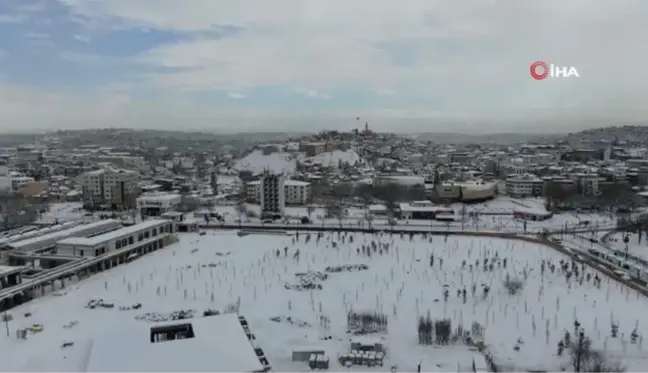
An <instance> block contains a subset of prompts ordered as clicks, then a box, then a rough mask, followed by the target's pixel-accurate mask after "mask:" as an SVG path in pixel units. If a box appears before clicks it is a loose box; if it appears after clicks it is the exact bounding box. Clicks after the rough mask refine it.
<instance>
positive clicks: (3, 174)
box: [0, 160, 11, 192]
mask: <svg viewBox="0 0 648 373" xmlns="http://www.w3.org/2000/svg"><path fill="white" fill-rule="evenodd" d="M10 189H11V177H10V176H9V167H7V164H6V162H5V161H4V160H2V161H0V192H7V191H9V190H10Z"/></svg>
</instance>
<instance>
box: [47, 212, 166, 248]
mask: <svg viewBox="0 0 648 373" xmlns="http://www.w3.org/2000/svg"><path fill="white" fill-rule="evenodd" d="M169 222H170V220H165V219H152V220H146V221H143V222H141V223H139V224H135V225H131V226H128V227H123V228H120V229H117V230H114V231H111V232H106V233H104V234H100V235H98V236H92V237H69V238H66V239H63V240H61V241H58V242H57V243H60V244H64V245H79V246H87V247H94V246H97V245H99V244H103V243H105V242H110V241H113V240H116V239H118V238H122V237H128V236H131V235H133V234H137V233H140V232H142V231H145V230H147V229H151V228H157V227H159V226H162V225H164V224H168V223H169Z"/></svg>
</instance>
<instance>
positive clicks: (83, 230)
mask: <svg viewBox="0 0 648 373" xmlns="http://www.w3.org/2000/svg"><path fill="white" fill-rule="evenodd" d="M122 226H123V225H122V223H121V222H120V221H119V220H116V219H107V220H100V221H96V222H93V223H88V224H81V225H77V226H76V227H73V228H70V229H65V230H61V231H57V232H52V233H48V234H44V235H42V236H37V237H33V238H28V239H26V240H22V241H16V242H11V243H9V244H8V246H9V247H10V248H11V249H13V250H15V251H18V252H46V251H51V250H53V249H55V248H56V243H57V242H59V241H61V240H64V239H66V238H69V237H92V236H96V235H101V234H103V233H107V232H112V231H115V230H118V229H119V228H121V227H122Z"/></svg>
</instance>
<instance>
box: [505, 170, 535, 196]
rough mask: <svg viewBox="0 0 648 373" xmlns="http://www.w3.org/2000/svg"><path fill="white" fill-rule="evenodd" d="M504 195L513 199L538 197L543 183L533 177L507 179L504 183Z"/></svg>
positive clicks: (522, 176) (521, 176)
mask: <svg viewBox="0 0 648 373" xmlns="http://www.w3.org/2000/svg"><path fill="white" fill-rule="evenodd" d="M504 185H505V189H506V194H507V195H508V196H510V197H514V198H524V197H539V196H541V195H542V189H543V186H544V181H543V180H542V179H540V178H538V177H536V176H533V175H519V176H515V177H509V178H507V179H506V181H505V182H504Z"/></svg>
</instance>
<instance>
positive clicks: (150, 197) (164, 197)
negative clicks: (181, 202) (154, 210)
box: [138, 193, 182, 201]
mask: <svg viewBox="0 0 648 373" xmlns="http://www.w3.org/2000/svg"><path fill="white" fill-rule="evenodd" d="M179 198H182V196H181V195H179V194H176V193H159V194H142V195H141V196H140V197H139V198H138V200H140V201H172V200H174V199H179Z"/></svg>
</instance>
